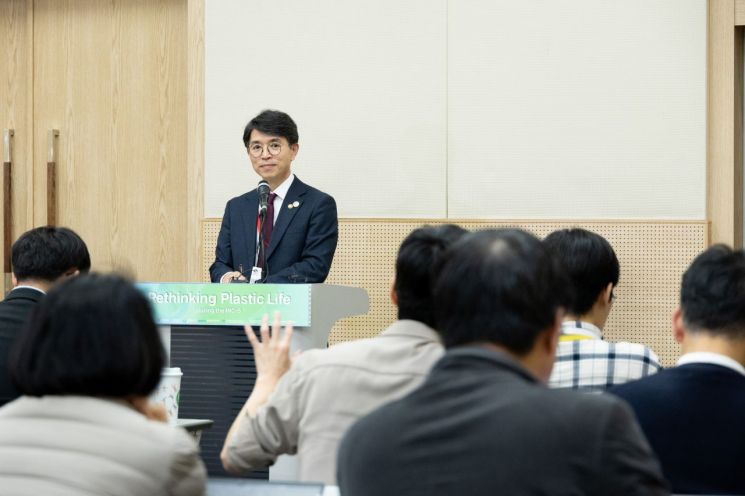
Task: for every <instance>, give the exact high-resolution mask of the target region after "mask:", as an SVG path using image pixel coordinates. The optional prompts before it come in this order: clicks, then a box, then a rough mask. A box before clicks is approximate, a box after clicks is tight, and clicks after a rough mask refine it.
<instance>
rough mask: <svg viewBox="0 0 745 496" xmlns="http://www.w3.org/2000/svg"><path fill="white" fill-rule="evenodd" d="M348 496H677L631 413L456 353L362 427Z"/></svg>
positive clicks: (504, 361)
mask: <svg viewBox="0 0 745 496" xmlns="http://www.w3.org/2000/svg"><path fill="white" fill-rule="evenodd" d="M338 482H339V488H340V490H341V493H342V494H343V495H344V496H366V495H370V496H372V495H375V496H378V495H382V494H384V495H386V496H396V495H402V496H403V495H406V496H416V495H438V496H449V495H453V496H455V495H469V496H480V495H484V496H486V495H489V496H493V495H501V494H504V495H510V496H515V495H518V496H519V495H564V494H566V495H569V494H571V495H593V496H595V495H603V496H609V495H619V496H620V495H624V496H628V495H637V494H639V495H641V494H644V495H658V494H669V493H668V492H667V489H666V483H665V481H664V479H663V478H662V474H661V472H660V468H659V464H658V463H657V461H656V460H655V458H654V455H653V454H652V451H651V449H650V448H649V445H648V444H647V442H646V441H645V439H644V437H643V436H642V434H641V431H640V430H639V427H638V425H637V424H636V422H635V421H634V417H633V414H632V412H631V410H630V409H629V408H628V407H627V406H626V405H625V404H624V403H623V402H621V401H619V400H617V399H616V398H613V397H612V396H608V395H590V394H582V393H577V392H573V391H562V390H549V389H547V388H546V387H544V386H543V385H540V384H538V383H536V381H535V379H534V378H533V377H532V376H531V375H529V374H528V373H527V372H526V371H525V370H524V369H523V368H522V367H521V366H520V365H519V364H518V363H517V362H515V361H514V360H512V359H511V358H510V357H508V356H507V355H505V354H501V353H497V352H493V351H489V350H486V349H482V348H476V347H462V348H456V349H451V350H449V351H448V352H447V353H446V354H445V356H444V357H443V358H442V359H441V360H440V361H439V362H438V363H437V364H435V366H434V368H433V370H432V372H431V374H430V375H429V377H428V379H427V380H426V381H425V382H424V384H423V385H422V386H421V387H420V388H419V389H417V390H415V391H414V392H412V393H411V394H410V395H408V396H406V397H404V398H402V399H401V400H398V401H395V402H393V403H390V404H388V405H386V406H383V407H381V408H380V409H378V410H376V411H375V412H373V413H372V414H370V415H369V416H367V417H364V418H363V419H361V420H360V421H359V422H358V423H356V424H355V425H353V426H352V428H351V429H350V430H349V431H348V432H347V434H346V436H345V438H344V439H343V440H342V443H341V447H340V450H339V456H338Z"/></svg>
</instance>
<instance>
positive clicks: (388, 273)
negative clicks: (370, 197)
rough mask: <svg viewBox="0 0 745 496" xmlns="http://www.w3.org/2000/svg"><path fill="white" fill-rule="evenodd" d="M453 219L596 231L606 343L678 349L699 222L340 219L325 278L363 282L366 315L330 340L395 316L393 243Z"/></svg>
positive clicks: (215, 227) (670, 360) (701, 238)
mask: <svg viewBox="0 0 745 496" xmlns="http://www.w3.org/2000/svg"><path fill="white" fill-rule="evenodd" d="M447 222H453V223H456V224H458V225H461V226H463V227H464V228H466V229H470V230H478V229H489V228H500V227H517V228H521V229H525V230H528V231H530V232H532V233H534V234H536V235H537V236H539V237H544V236H546V235H547V234H549V233H550V232H552V231H554V230H556V229H562V228H566V227H572V226H579V227H583V228H585V229H589V230H591V231H594V232H597V233H598V234H601V235H602V236H604V237H605V238H607V239H608V241H609V242H610V243H611V244H612V245H613V247H614V249H615V250H616V253H617V255H618V258H619V260H620V263H621V280H620V282H619V285H618V288H617V290H616V291H615V294H616V295H617V299H616V302H615V304H614V307H613V311H612V312H611V316H610V319H609V321H608V323H607V325H606V328H605V336H606V338H607V339H609V340H611V341H634V342H641V343H644V344H646V345H648V346H650V347H651V348H652V349H653V350H654V351H655V352H656V353H657V354H658V355H659V356H660V358H661V359H662V361H663V364H664V365H666V366H669V365H673V364H674V363H675V360H676V359H677V357H678V355H679V353H680V350H679V346H678V345H677V343H675V341H674V340H673V338H672V331H671V328H670V318H671V314H672V311H673V310H674V309H675V307H676V305H677V301H678V293H679V286H680V277H681V275H682V274H683V271H684V270H685V269H686V267H687V266H688V265H689V264H690V262H691V261H692V260H693V258H694V257H695V256H696V255H697V254H698V253H700V252H701V251H702V250H703V249H704V248H706V246H708V243H709V237H708V225H707V223H706V222H704V221H690V222H674V221H664V222H663V221H649V222H643V221H628V222H625V221H612V222H611V221H609V222H594V221H557V222H539V221H452V220H427V221H422V220H415V221H402V220H389V219H340V221H339V245H338V247H337V250H336V256H335V257H334V263H333V265H332V266H331V273H330V274H329V278H328V280H327V281H326V282H328V283H330V284H342V285H348V286H357V287H363V288H365V289H366V290H367V292H368V294H369V295H370V311H369V313H368V314H367V315H364V316H357V317H351V318H348V319H343V320H341V321H339V322H338V323H337V324H336V326H334V329H333V330H332V332H331V335H330V337H329V341H330V342H331V343H332V344H333V343H337V342H340V341H348V340H352V339H359V338H363V337H370V336H374V335H376V334H378V333H379V332H380V331H381V330H382V329H384V328H385V327H386V326H388V325H389V324H390V323H391V322H393V321H394V320H395V319H396V309H395V307H394V306H393V305H392V304H391V302H390V296H389V295H390V286H391V282H392V280H393V268H394V260H395V256H396V252H397V250H398V246H399V244H400V243H401V241H402V240H403V238H404V237H406V235H407V234H408V233H410V232H411V231H412V230H413V229H415V228H417V227H419V226H421V225H423V224H432V225H435V224H444V223H447ZM219 230H220V219H205V220H204V222H203V233H204V247H205V248H204V249H205V252H204V256H203V260H204V277H205V280H209V275H208V271H207V270H208V268H209V266H210V264H211V263H212V261H213V260H214V250H215V243H216V240H217V234H218V232H219Z"/></svg>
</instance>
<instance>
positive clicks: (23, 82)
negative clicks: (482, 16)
mask: <svg viewBox="0 0 745 496" xmlns="http://www.w3.org/2000/svg"><path fill="white" fill-rule="evenodd" d="M32 29H33V24H32V13H31V3H30V2H27V1H26V0H0V67H1V68H2V69H0V75H1V76H2V77H0V132H2V133H3V136H2V138H0V139H2V141H1V142H0V146H1V147H2V155H3V169H5V168H8V169H9V170H10V173H11V175H10V188H9V189H10V193H11V200H10V201H9V205H8V206H9V208H7V211H8V213H9V214H10V216H11V218H10V219H9V220H10V224H9V228H10V229H9V230H7V231H6V229H5V228H3V229H2V230H0V235H2V236H3V242H0V260H3V262H4V261H5V256H6V249H5V245H6V243H5V240H6V238H7V241H8V242H9V243H10V242H12V241H14V240H15V239H16V238H17V237H18V236H19V235H20V234H21V233H22V232H24V231H26V230H27V229H29V228H30V227H31V226H32V224H33V196H32V195H31V194H29V193H30V191H31V190H32V183H33V169H32V167H33V162H32V154H31V143H32V141H33V138H32V132H33V130H32V129H33V128H32V122H31V105H32V104H31V101H32V88H31V84H30V83H31V81H32V74H33V73H32V65H33V64H32V59H31V57H32V55H33V51H32V49H31V43H32ZM6 130H7V131H8V132H12V136H9V137H8V140H7V141H8V143H7V145H6V143H5V141H6V139H5V133H6ZM8 145H9V146H8ZM6 161H7V162H9V163H10V166H6V165H5V162H6ZM3 176H4V174H2V173H0V181H3V184H2V188H0V191H3V192H4V191H6V184H5V181H4V179H3ZM5 201H6V199H5V194H4V193H3V198H2V200H0V208H1V209H2V216H0V219H5V214H6V204H5ZM7 251H9V250H7ZM7 255H8V256H10V254H9V253H8V254H7ZM5 268H6V269H7V267H5ZM4 272H6V271H4ZM9 279H10V277H9V274H7V273H6V275H5V277H3V279H2V286H3V290H4V292H6V291H9V290H10V289H11V285H10V280H9Z"/></svg>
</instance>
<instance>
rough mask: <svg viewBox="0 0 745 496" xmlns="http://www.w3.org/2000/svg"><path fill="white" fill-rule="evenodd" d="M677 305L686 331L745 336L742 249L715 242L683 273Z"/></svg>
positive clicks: (744, 260)
mask: <svg viewBox="0 0 745 496" xmlns="http://www.w3.org/2000/svg"><path fill="white" fill-rule="evenodd" d="M680 306H681V308H682V310H683V319H684V321H685V324H686V327H687V329H688V330H689V331H693V332H696V331H706V332H708V333H711V334H715V335H717V336H720V337H725V338H731V339H743V338H745V251H743V250H733V249H732V248H730V247H728V246H725V245H722V244H718V245H714V246H712V247H710V248H709V249H707V250H706V251H704V252H703V253H701V254H700V255H699V256H698V257H696V258H695V259H694V260H693V263H691V265H690V267H688V270H686V271H685V273H684V274H683V282H682V285H681V289H680Z"/></svg>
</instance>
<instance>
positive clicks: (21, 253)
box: [0, 226, 91, 406]
mask: <svg viewBox="0 0 745 496" xmlns="http://www.w3.org/2000/svg"><path fill="white" fill-rule="evenodd" d="M11 265H12V270H13V286H14V288H13V290H12V291H11V292H10V293H8V295H7V296H6V297H5V299H4V300H3V301H0V406H2V405H4V404H5V403H7V402H9V401H11V400H13V399H15V398H17V397H18V395H19V393H18V391H17V390H16V389H15V387H13V384H12V383H11V382H10V376H9V375H8V353H9V351H10V348H11V346H12V345H13V342H14V340H15V338H16V335H17V334H18V332H19V331H20V330H21V327H22V326H23V324H24V323H25V322H26V320H27V319H28V316H29V314H30V313H31V312H32V310H33V309H34V308H36V306H37V304H38V303H39V302H40V301H41V299H42V298H43V297H44V294H45V293H46V291H47V290H48V289H49V288H50V287H51V286H52V284H54V283H55V282H56V281H58V280H64V279H66V278H68V277H72V276H76V275H78V274H80V273H84V272H88V269H90V266H91V259H90V255H89V254H88V248H87V247H86V246H85V243H84V242H83V240H82V239H80V236H78V235H77V234H75V233H74V232H73V231H72V230H70V229H67V228H64V227H52V226H46V227H37V228H36V229H32V230H30V231H27V232H25V233H23V234H22V235H21V237H19V238H18V240H17V241H16V242H15V243H13V246H12V248H11Z"/></svg>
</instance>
